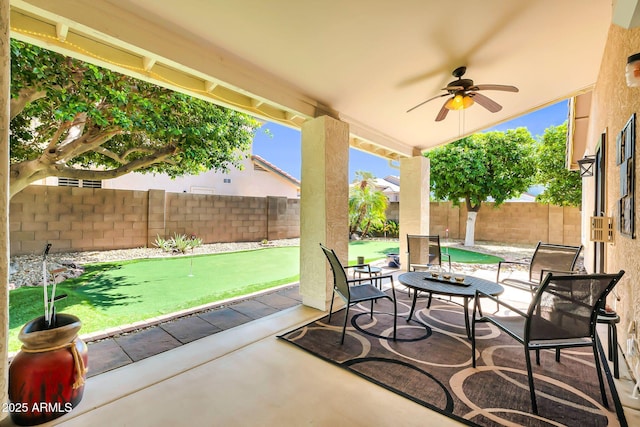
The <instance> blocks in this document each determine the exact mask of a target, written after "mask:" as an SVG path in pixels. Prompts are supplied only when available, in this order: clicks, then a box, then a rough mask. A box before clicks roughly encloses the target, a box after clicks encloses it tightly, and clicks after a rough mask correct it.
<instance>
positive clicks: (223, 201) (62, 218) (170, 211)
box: [9, 185, 300, 255]
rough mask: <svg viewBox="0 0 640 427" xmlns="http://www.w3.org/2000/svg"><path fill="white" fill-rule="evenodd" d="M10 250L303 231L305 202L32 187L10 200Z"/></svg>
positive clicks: (291, 234) (142, 244)
mask: <svg viewBox="0 0 640 427" xmlns="http://www.w3.org/2000/svg"><path fill="white" fill-rule="evenodd" d="M9 216H10V224H11V229H10V241H11V255H25V254H39V253H42V250H43V248H44V246H45V244H46V243H47V242H49V243H52V244H53V246H52V249H51V250H52V252H72V251H90V250H110V249H127V248H136V247H145V246H146V247H153V243H154V241H155V240H156V237H157V236H160V237H163V238H168V237H172V236H173V235H174V234H175V233H178V234H186V235H187V236H190V235H192V234H195V235H196V236H198V237H200V238H202V240H203V242H204V243H216V242H240V241H261V240H263V239H268V240H273V239H284V238H294V237H299V236H300V221H299V217H300V201H299V200H297V199H286V198H282V197H273V198H261V197H236V196H215V195H202V194H188V193H166V192H165V191H164V190H150V191H148V192H147V191H129V190H108V189H91V188H74V187H54V186H35V185H34V186H30V187H28V188H26V189H25V190H23V191H22V192H20V193H19V194H17V195H16V196H14V197H13V198H12V200H11V205H10V214H9Z"/></svg>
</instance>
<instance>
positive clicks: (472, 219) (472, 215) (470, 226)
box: [464, 212, 478, 246]
mask: <svg viewBox="0 0 640 427" xmlns="http://www.w3.org/2000/svg"><path fill="white" fill-rule="evenodd" d="M476 216H478V212H467V232H466V234H465V236H464V245H465V246H474V245H475V234H476Z"/></svg>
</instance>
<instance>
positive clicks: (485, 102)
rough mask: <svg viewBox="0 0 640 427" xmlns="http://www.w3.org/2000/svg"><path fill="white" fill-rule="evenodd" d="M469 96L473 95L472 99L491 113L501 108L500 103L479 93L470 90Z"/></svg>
mask: <svg viewBox="0 0 640 427" xmlns="http://www.w3.org/2000/svg"><path fill="white" fill-rule="evenodd" d="M469 96H471V97H473V100H474V101H475V102H477V103H478V104H480V105H482V106H483V107H484V108H486V109H487V110H489V111H491V112H492V113H497V112H498V111H500V110H502V105H500V104H498V103H497V102H496V101H494V100H493V99H490V98H487V97H486V96H484V95H482V94H479V93H477V92H471V93H470V94H469Z"/></svg>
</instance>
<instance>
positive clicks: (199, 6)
mask: <svg viewBox="0 0 640 427" xmlns="http://www.w3.org/2000/svg"><path fill="white" fill-rule="evenodd" d="M11 6H12V14H11V28H12V37H16V38H20V39H22V40H25V41H29V42H32V43H36V44H39V45H42V46H45V47H48V48H50V49H53V50H57V51H59V52H63V53H65V54H69V55H73V56H76V57H80V58H81V59H84V60H88V61H92V62H96V63H98V64H100V65H105V66H108V67H110V68H113V69H116V70H118V71H121V72H125V73H127V74H131V75H134V76H137V77H140V78H144V79H147V80H150V81H154V82H156V83H159V84H162V85H165V86H168V87H171V88H174V89H176V90H180V91H183V92H187V93H190V94H192V95H195V96H198V97H201V98H204V99H210V100H212V101H213V102H216V103H218V104H221V105H224V106H228V107H232V108H235V109H238V110H241V111H245V112H248V113H251V114H253V115H256V116H258V117H260V118H263V119H266V120H270V121H275V122H278V123H281V124H285V125H287V126H291V127H296V128H299V127H300V125H301V124H302V123H303V122H304V121H305V120H308V119H309V118H312V117H317V116H320V115H323V114H329V115H331V116H333V117H336V118H338V119H340V120H343V121H346V122H348V123H349V125H350V131H351V145H352V146H354V147H355V148H359V149H362V150H365V151H368V152H371V153H373V154H377V155H379V156H382V157H387V158H391V159H398V158H401V157H405V156H411V155H416V154H418V153H419V152H420V151H422V150H424V149H427V148H430V147H434V146H438V145H441V144H444V143H447V142H451V141H454V140H456V139H458V138H460V137H461V136H464V135H466V134H470V133H473V132H476V131H481V130H483V129H486V128H488V127H490V126H493V125H495V124H498V123H501V122H504V121H507V120H509V119H512V118H515V117H518V116H520V115H523V114H526V113H528V112H531V111H534V110H536V109H539V108H542V107H544V106H547V105H549V104H552V103H555V102H557V101H560V100H563V99H566V98H568V97H571V96H573V95H576V94H579V93H582V92H584V91H587V90H589V89H590V88H591V87H592V85H593V84H594V83H595V81H596V78H597V75H598V70H599V66H600V61H601V56H602V52H603V49H604V44H605V41H606V37H607V32H608V28H609V25H610V23H611V15H612V4H611V0H589V1H584V0H563V1H560V2H559V1H557V0H535V1H517V2H514V1H512V0H486V1H477V0H459V1H457V2H454V3H451V2H443V1H435V0H431V1H428V0H398V1H395V2H389V1H380V0H376V1H373V0H349V1H337V0H325V1H293V0H276V1H264V0H233V1H206V0H180V1H175V0H102V1H94V0H56V1H50V0H11ZM461 65H465V66H467V74H466V75H465V77H466V78H470V79H473V80H474V81H475V83H476V84H493V83H495V84H506V85H514V86H517V87H518V88H519V89H520V92H518V93H509V92H498V91H485V92H483V94H485V95H487V96H489V97H490V98H492V99H494V100H495V101H496V102H498V103H499V104H501V105H502V106H503V109H502V110H501V111H499V112H497V113H490V112H488V111H487V110H485V109H484V108H482V107H481V106H479V105H477V104H476V105H473V106H472V107H470V108H469V109H467V110H465V111H464V112H463V113H459V112H455V111H452V112H450V113H449V115H448V116H447V118H446V119H445V120H444V121H442V122H435V121H434V119H435V117H436V114H437V113H438V111H439V109H440V107H441V106H442V103H443V102H444V100H445V99H446V98H441V99H438V100H435V101H433V102H430V103H427V104H425V105H424V106H422V107H420V108H418V109H416V110H414V111H412V112H410V113H407V112H406V111H407V110H408V109H409V108H411V107H413V106H414V105H416V104H418V103H420V102H422V101H424V100H426V99H428V98H431V97H433V96H436V95H439V94H441V93H444V92H443V91H441V88H443V87H445V86H446V84H447V83H448V82H450V81H452V80H454V78H453V77H452V76H451V72H452V70H453V69H455V68H456V67H458V66H461Z"/></svg>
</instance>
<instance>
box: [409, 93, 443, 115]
mask: <svg viewBox="0 0 640 427" xmlns="http://www.w3.org/2000/svg"><path fill="white" fill-rule="evenodd" d="M447 95H449V94H448V93H443V94H442V95H437V96H434V97H433V98H429V99H427V100H426V101H423V102H421V103H420V104H418V105H416V106H415V107H411V108H409V109H408V110H407V113H409V112H411V111H413V110H415V109H416V108H418V107H421V106H423V105H424V104H426V103H427V102H429V101H433V100H434V99H438V98H442V97H443V96H447Z"/></svg>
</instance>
